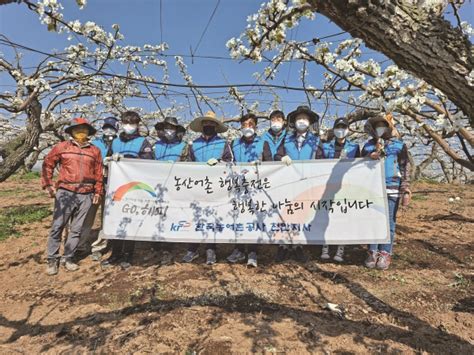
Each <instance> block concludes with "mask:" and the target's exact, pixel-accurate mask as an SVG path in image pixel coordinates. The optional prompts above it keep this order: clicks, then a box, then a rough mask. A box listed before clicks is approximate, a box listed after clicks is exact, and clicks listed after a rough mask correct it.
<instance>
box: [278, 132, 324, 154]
mask: <svg viewBox="0 0 474 355" xmlns="http://www.w3.org/2000/svg"><path fill="white" fill-rule="evenodd" d="M283 144H284V146H285V151H286V155H288V156H289V157H290V158H291V159H292V160H310V159H314V158H315V156H316V150H317V149H318V147H319V144H320V139H319V137H317V136H315V135H314V134H313V133H311V132H307V133H306V139H305V140H304V142H303V145H302V147H301V150H298V142H297V141H296V133H293V134H291V135H287V136H286V137H285V141H284V143H283Z"/></svg>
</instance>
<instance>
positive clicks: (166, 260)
mask: <svg viewBox="0 0 474 355" xmlns="http://www.w3.org/2000/svg"><path fill="white" fill-rule="evenodd" d="M171 263H173V254H171V253H170V252H169V251H166V250H165V251H164V252H163V254H162V255H161V261H160V264H161V265H169V264H171Z"/></svg>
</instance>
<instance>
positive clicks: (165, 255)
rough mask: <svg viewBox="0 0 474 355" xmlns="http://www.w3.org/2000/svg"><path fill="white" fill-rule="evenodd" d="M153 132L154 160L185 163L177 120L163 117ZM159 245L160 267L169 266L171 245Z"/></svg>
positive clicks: (184, 143)
mask: <svg viewBox="0 0 474 355" xmlns="http://www.w3.org/2000/svg"><path fill="white" fill-rule="evenodd" d="M155 130H156V132H157V134H158V137H159V138H160V139H159V140H158V141H157V142H156V143H155V147H154V156H155V159H156V160H161V161H167V162H170V163H174V162H177V161H186V159H187V154H188V153H187V149H188V148H187V147H188V145H187V143H186V142H185V141H183V136H184V133H185V132H186V128H184V127H183V126H181V125H180V124H178V119H177V118H176V117H165V119H164V120H163V122H158V123H157V124H156V125H155ZM159 244H161V246H162V254H161V258H160V259H161V265H168V264H171V263H172V262H173V253H172V248H171V243H169V242H168V243H167V242H163V243H159Z"/></svg>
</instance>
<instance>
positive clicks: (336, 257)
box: [334, 245, 344, 263]
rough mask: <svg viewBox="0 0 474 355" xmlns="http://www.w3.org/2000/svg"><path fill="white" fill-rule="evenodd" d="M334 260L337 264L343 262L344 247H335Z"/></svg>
mask: <svg viewBox="0 0 474 355" xmlns="http://www.w3.org/2000/svg"><path fill="white" fill-rule="evenodd" d="M334 260H335V261H337V262H338V263H342V262H343V261H344V246H343V245H339V246H338V247H337V251H336V255H334Z"/></svg>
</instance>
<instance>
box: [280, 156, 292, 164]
mask: <svg viewBox="0 0 474 355" xmlns="http://www.w3.org/2000/svg"><path fill="white" fill-rule="evenodd" d="M281 161H282V162H283V163H285V164H286V165H287V166H290V165H291V163H292V162H293V161H292V160H291V158H290V157H289V156H288V155H285V156H284V157H283V158H281Z"/></svg>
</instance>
